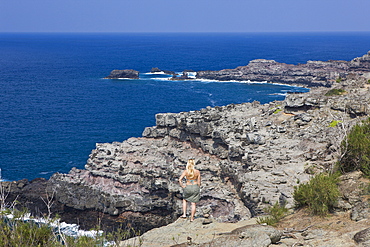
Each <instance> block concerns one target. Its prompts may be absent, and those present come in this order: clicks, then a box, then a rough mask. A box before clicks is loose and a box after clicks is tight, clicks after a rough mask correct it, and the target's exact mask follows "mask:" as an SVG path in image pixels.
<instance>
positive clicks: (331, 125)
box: [329, 120, 342, 127]
mask: <svg viewBox="0 0 370 247" xmlns="http://www.w3.org/2000/svg"><path fill="white" fill-rule="evenodd" d="M341 122H342V121H340V120H333V121H331V123H330V124H329V127H336V126H337V125H338V124H339V123H341Z"/></svg>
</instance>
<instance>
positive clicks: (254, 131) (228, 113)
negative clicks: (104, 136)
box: [49, 75, 370, 229]
mask: <svg viewBox="0 0 370 247" xmlns="http://www.w3.org/2000/svg"><path fill="white" fill-rule="evenodd" d="M367 80H368V78H364V77H360V76H358V75H351V76H350V75H349V76H347V77H346V79H345V80H343V81H341V82H340V83H336V84H335V87H337V88H340V89H342V90H344V91H345V92H346V93H344V94H342V95H333V96H325V94H326V93H327V92H328V91H329V89H327V88H315V89H312V90H311V91H310V92H309V93H305V94H289V95H287V97H286V99H285V100H284V101H275V102H271V103H269V104H263V105H261V104H259V103H258V102H252V103H244V104H237V105H234V104H232V105H227V106H223V107H214V108H211V107H207V108H205V109H201V110H199V111H192V112H181V113H162V114H157V115H156V126H153V127H148V128H146V129H145V130H144V132H143V137H141V138H130V139H128V140H126V141H124V142H115V143H101V144H97V145H96V149H95V150H93V151H92V153H91V154H90V157H89V159H88V161H87V164H86V166H85V169H83V170H79V169H72V170H71V171H70V173H69V174H59V173H57V174H54V175H53V176H52V177H51V179H50V181H49V190H53V191H55V193H56V198H57V200H58V201H59V202H60V203H62V204H64V205H65V206H67V207H70V208H75V209H79V210H97V211H101V212H104V213H108V214H109V215H111V216H114V217H117V219H127V218H131V219H137V220H138V221H141V222H143V223H145V224H146V228H145V229H150V228H151V227H157V226H160V225H165V224H168V223H170V222H173V221H174V220H175V219H176V218H177V217H178V215H179V214H180V211H181V188H180V187H179V186H178V183H177V179H178V177H179V175H180V174H181V171H182V170H183V169H184V168H185V164H186V161H187V159H188V158H190V157H192V158H195V160H196V167H197V168H198V169H199V170H200V171H201V173H202V181H203V183H202V191H201V195H202V198H201V201H200V203H199V204H198V206H199V207H198V211H197V215H198V216H201V215H203V214H208V213H210V214H211V215H212V217H213V218H215V219H216V220H218V221H228V222H234V221H238V220H241V219H248V218H250V217H251V216H255V215H258V214H259V213H262V212H263V209H264V208H265V207H266V205H268V204H273V203H275V202H276V201H280V202H283V201H284V202H286V203H287V204H288V206H293V199H292V192H293V187H294V186H295V185H297V184H298V183H299V182H304V181H307V180H308V179H309V177H310V174H312V173H313V172H315V171H318V170H326V169H330V168H331V167H332V166H333V165H334V163H335V161H336V159H337V157H338V155H339V145H340V142H341V139H342V137H343V136H344V134H345V131H347V130H348V129H349V127H350V126H351V125H353V124H354V123H356V122H358V121H360V120H361V119H363V118H364V117H366V116H368V115H369V111H370V109H369V103H370V92H369V84H368V82H367Z"/></svg>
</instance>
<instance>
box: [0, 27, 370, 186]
mask: <svg viewBox="0 0 370 247" xmlns="http://www.w3.org/2000/svg"><path fill="white" fill-rule="evenodd" d="M368 50H370V33H329V34H323V33H308V34H303V33H301V34H248V33H244V34H6V33H3V34H0V88H1V90H0V117H1V118H0V133H1V135H0V143H1V149H0V155H1V162H0V168H1V170H2V177H3V178H4V179H7V180H17V179H22V178H28V179H33V178H36V177H45V178H48V177H50V176H51V175H52V174H53V173H55V172H68V171H69V170H70V169H71V168H72V167H74V166H76V167H79V168H83V166H84V164H85V163H86V160H87V158H88V155H89V154H90V151H91V149H93V148H94V147H95V143H97V142H113V141H123V140H125V139H127V138H129V137H138V136H141V133H142V131H143V130H144V128H145V127H146V126H152V125H155V118H154V115H155V114H156V113H159V112H180V111H189V110H199V109H201V108H204V107H206V106H216V105H217V106H220V105H226V104H230V103H242V102H250V101H253V100H258V101H260V102H262V103H266V102H270V101H273V100H282V99H284V95H285V93H286V92H287V91H301V90H302V89H300V88H293V87H287V86H281V85H270V84H244V83H235V82H201V81H175V82H174V81H166V80H163V78H156V77H158V76H155V75H151V74H146V73H147V72H149V71H150V69H151V68H152V67H159V68H161V69H166V70H172V71H176V72H180V71H182V70H184V69H193V70H195V71H197V70H208V69H210V70H218V69H224V68H235V67H237V66H241V65H247V64H248V62H249V61H250V60H252V59H257V58H265V59H274V60H276V61H278V62H285V63H293V64H297V63H305V62H306V61H307V60H324V61H325V60H330V59H336V60H351V59H353V58H354V57H358V56H362V55H363V54H365V53H366V52H367V51H368ZM113 69H135V70H138V71H140V72H141V74H140V77H141V79H140V80H104V79H102V78H103V77H104V76H106V75H108V74H109V72H110V71H111V70H113ZM159 77H163V76H159Z"/></svg>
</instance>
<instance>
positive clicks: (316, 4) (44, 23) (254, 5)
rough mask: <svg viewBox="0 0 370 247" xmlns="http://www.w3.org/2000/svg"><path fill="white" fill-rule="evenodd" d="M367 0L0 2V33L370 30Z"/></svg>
mask: <svg viewBox="0 0 370 247" xmlns="http://www.w3.org/2000/svg"><path fill="white" fill-rule="evenodd" d="M369 10H370V0H197V1H195V0H0V32H337V31H370V20H369V19H370V18H369V17H370V15H369Z"/></svg>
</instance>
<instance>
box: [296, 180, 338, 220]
mask: <svg viewBox="0 0 370 247" xmlns="http://www.w3.org/2000/svg"><path fill="white" fill-rule="evenodd" d="M337 182H338V176H337V175H328V174H325V173H320V174H317V175H316V176H314V177H313V178H312V179H311V180H310V181H309V182H308V183H303V184H300V185H299V186H294V193H293V198H294V200H295V202H296V206H297V207H305V206H307V207H308V209H309V210H310V211H311V213H313V214H315V215H320V216H325V215H327V214H328V213H329V212H330V211H332V209H333V206H334V203H335V202H336V201H337V199H338V196H339V195H340V193H339V189H338V185H337Z"/></svg>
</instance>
